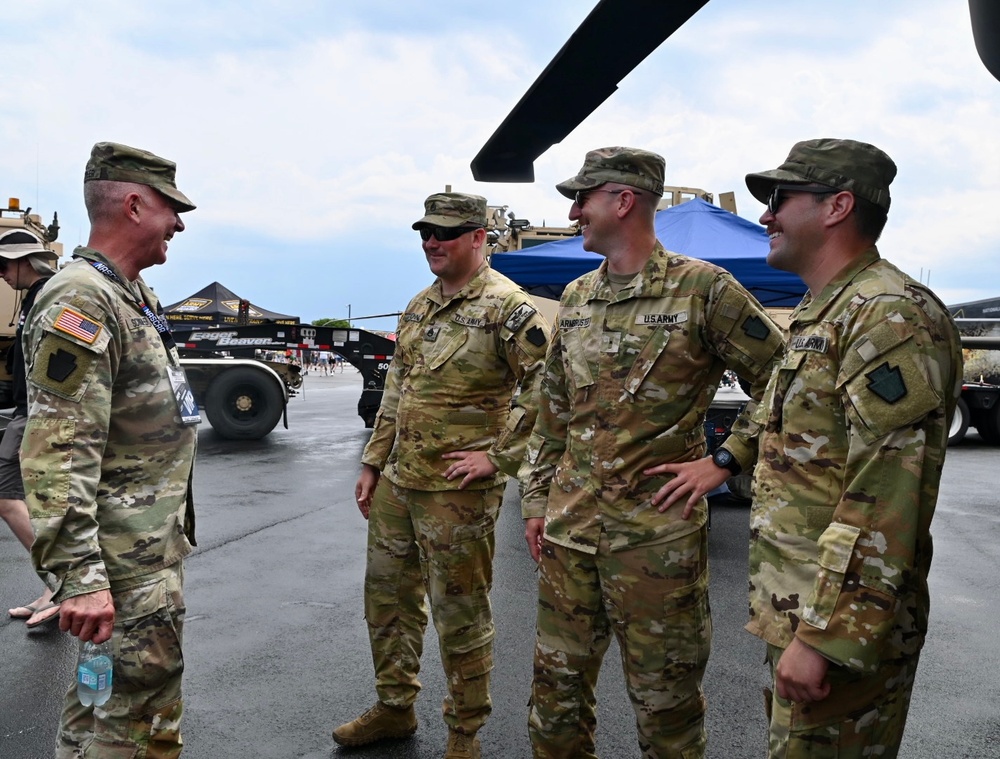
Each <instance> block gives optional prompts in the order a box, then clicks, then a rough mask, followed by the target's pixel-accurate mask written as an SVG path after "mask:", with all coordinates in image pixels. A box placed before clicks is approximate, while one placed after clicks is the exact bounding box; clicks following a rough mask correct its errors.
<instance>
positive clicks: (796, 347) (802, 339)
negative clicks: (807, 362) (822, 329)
mask: <svg viewBox="0 0 1000 759" xmlns="http://www.w3.org/2000/svg"><path fill="white" fill-rule="evenodd" d="M829 344H830V338H828V337H820V336H819V335H798V336H797V337H793V338H792V341H791V342H790V343H789V345H788V347H789V348H790V349H791V350H793V351H813V352H815V353H826V349H827V347H828V346H829Z"/></svg>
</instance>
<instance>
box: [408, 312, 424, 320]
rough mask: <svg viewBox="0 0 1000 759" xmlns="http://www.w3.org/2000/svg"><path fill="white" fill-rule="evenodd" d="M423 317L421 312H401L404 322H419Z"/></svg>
mask: <svg viewBox="0 0 1000 759" xmlns="http://www.w3.org/2000/svg"><path fill="white" fill-rule="evenodd" d="M423 318H424V317H423V314H415V313H413V312H412V311H409V312H407V313H405V314H403V321H404V322H419V321H420V320H421V319H423Z"/></svg>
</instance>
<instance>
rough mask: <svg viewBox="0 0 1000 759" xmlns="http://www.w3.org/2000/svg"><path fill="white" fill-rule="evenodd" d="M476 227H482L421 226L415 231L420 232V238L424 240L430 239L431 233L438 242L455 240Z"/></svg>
mask: <svg viewBox="0 0 1000 759" xmlns="http://www.w3.org/2000/svg"><path fill="white" fill-rule="evenodd" d="M477 229H482V227H421V228H420V229H418V230H417V231H418V232H420V239H421V240H423V241H424V242H427V241H428V240H430V239H431V235H433V236H434V239H435V240H437V241H438V242H448V241H449V240H457V239H458V238H459V237H461V236H462V235H464V234H466V233H467V232H475V231H476V230H477Z"/></svg>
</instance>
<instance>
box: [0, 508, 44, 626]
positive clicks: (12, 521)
mask: <svg viewBox="0 0 1000 759" xmlns="http://www.w3.org/2000/svg"><path fill="white" fill-rule="evenodd" d="M0 517H3V521H5V522H6V523H7V524H8V525H9V526H10V531H11V532H13V533H14V536H15V537H16V538H17V539H18V540H20V541H21V545H23V546H24V547H25V549H26V550H27V551H28V552H29V553H31V544H32V543H33V542H34V541H35V533H34V531H33V530H32V529H31V520H29V519H28V506H27V504H26V503H25V502H24V501H18V500H14V499H12V498H0ZM51 599H52V591H51V590H49V589H48V588H46V589H45V592H44V593H42V595H40V596H39V597H38V598H36V599H35V600H34V601H32V602H31V603H30V604H28V605H29V606H31V607H34V608H36V609H40V608H42V607H43V606H45V605H46V604H48V603H49V601H50V600H51ZM10 611H12V612H13V611H16V609H11V610H10ZM18 616H23V615H18Z"/></svg>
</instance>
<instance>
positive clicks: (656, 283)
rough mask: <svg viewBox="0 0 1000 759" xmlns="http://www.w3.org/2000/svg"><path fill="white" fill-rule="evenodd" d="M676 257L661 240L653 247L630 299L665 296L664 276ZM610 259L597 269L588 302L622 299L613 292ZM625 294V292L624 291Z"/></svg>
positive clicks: (602, 262) (632, 288) (620, 295)
mask: <svg viewBox="0 0 1000 759" xmlns="http://www.w3.org/2000/svg"><path fill="white" fill-rule="evenodd" d="M672 255H675V254H673V253H671V252H670V251H669V250H667V249H666V248H664V247H663V245H662V244H661V243H660V241H659V240H657V241H656V244H655V245H654V246H653V252H652V253H650V254H649V258H648V259H647V260H646V265H645V266H643V267H642V271H640V272H639V274H638V275H637V277H638V278H637V279H636V280H635V284H634V285H632V287H631V292H630V293H629V295H628V296H626V297H628V298H660V297H662V296H663V292H664V287H665V286H666V277H664V276H663V275H664V274H665V273H666V271H667V267H668V266H669V265H670V257H671V256H672ZM607 274H608V259H606V258H605V259H604V260H603V261H601V265H600V266H599V267H598V268H597V272H596V275H595V276H594V279H593V281H592V282H591V286H590V292H589V293H588V294H587V300H608V301H612V300H617V299H621V298H622V294H621V293H618V296H615V295H613V294H612V292H611V285H610V284H609V282H608V277H607ZM622 292H624V290H623V291H622Z"/></svg>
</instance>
